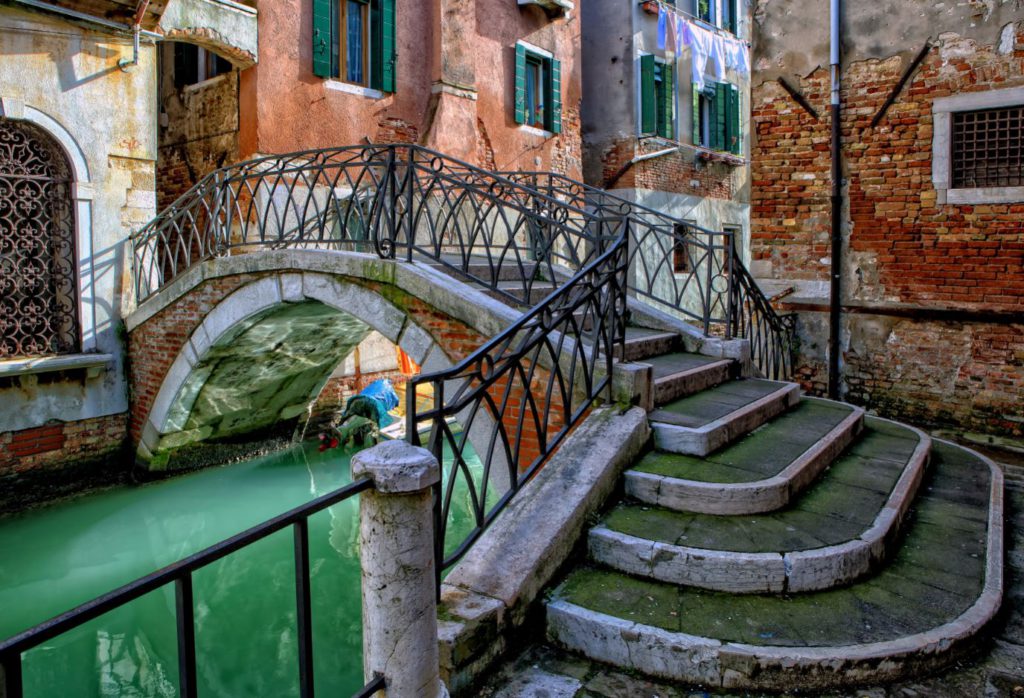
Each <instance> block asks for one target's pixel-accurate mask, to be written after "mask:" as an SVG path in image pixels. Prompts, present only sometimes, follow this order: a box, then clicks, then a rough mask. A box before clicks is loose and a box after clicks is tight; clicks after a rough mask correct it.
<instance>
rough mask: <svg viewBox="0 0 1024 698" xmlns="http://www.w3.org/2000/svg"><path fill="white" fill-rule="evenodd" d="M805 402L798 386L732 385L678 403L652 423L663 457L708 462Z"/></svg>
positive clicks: (759, 381)
mask: <svg viewBox="0 0 1024 698" xmlns="http://www.w3.org/2000/svg"><path fill="white" fill-rule="evenodd" d="M798 402H800V387H799V386H798V385H796V384H795V383H783V382H779V381H770V380H762V379H758V378H752V379H745V380H731V381H729V382H727V383H722V384H721V385H717V386H715V387H713V388H709V389H707V390H703V391H701V392H699V393H696V394H693V395H688V396H687V397H684V398H680V399H678V400H674V401H672V402H670V403H668V404H666V405H663V406H662V407H660V408H658V409H656V410H654V411H652V412H651V413H650V414H649V415H648V417H649V419H650V421H651V427H652V429H653V430H654V444H655V446H656V447H657V448H659V449H660V450H662V451H669V452H672V453H684V454H689V455H695V456H705V455H707V454H709V453H711V452H712V451H716V450H718V449H719V448H722V447H723V446H725V445H726V444H729V443H731V442H732V441H735V440H736V439H738V438H739V437H741V436H743V435H745V434H747V433H749V432H750V431H753V430H754V429H756V428H758V427H759V426H761V425H762V424H764V423H765V422H767V421H768V420H770V419H772V418H774V417H776V416H778V415H780V414H782V413H783V412H785V411H786V410H788V409H790V408H791V407H793V406H795V405H796V404H797V403H798Z"/></svg>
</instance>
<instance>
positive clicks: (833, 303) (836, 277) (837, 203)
mask: <svg viewBox="0 0 1024 698" xmlns="http://www.w3.org/2000/svg"><path fill="white" fill-rule="evenodd" d="M831 3H832V6H831V12H830V20H831V21H830V27H829V28H830V35H831V36H830V45H831V57H830V64H831V77H832V100H831V116H832V148H831V151H832V196H831V209H832V211H831V213H832V260H831V270H830V281H831V284H830V295H829V318H828V323H829V324H828V396H829V397H830V398H832V399H833V400H838V399H839V381H840V372H839V371H840V369H839V366H840V364H839V354H840V323H841V321H842V297H841V295H840V294H841V288H840V284H839V281H840V277H841V276H842V272H843V270H842V256H843V230H842V212H843V163H842V151H841V146H842V142H841V139H842V125H841V124H840V113H841V110H840V107H841V103H840V97H839V51H840V47H839V21H840V19H839V10H840V0H831Z"/></svg>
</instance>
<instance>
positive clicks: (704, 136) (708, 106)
mask: <svg viewBox="0 0 1024 698" xmlns="http://www.w3.org/2000/svg"><path fill="white" fill-rule="evenodd" d="M693 143H694V145H700V146H704V147H705V148H709V149H711V150H721V151H726V152H729V153H732V154H734V155H740V154H742V152H743V143H742V131H741V130H740V92H739V90H738V89H737V88H736V86H735V85H730V84H729V83H725V82H717V83H716V82H709V83H707V84H706V85H705V86H704V89H703V90H698V89H697V88H696V86H694V88H693Z"/></svg>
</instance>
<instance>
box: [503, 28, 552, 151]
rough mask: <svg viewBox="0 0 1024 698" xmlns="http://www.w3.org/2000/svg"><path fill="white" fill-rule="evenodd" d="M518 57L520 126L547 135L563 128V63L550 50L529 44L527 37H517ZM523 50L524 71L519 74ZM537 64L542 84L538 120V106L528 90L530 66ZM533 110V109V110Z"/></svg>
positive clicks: (517, 114)
mask: <svg viewBox="0 0 1024 698" xmlns="http://www.w3.org/2000/svg"><path fill="white" fill-rule="evenodd" d="M513 50H514V54H515V61H514V66H513V77H514V80H513V88H512V89H513V100H512V101H513V105H512V106H513V120H514V121H515V122H516V123H517V124H518V125H519V126H520V128H527V129H533V130H535V131H539V132H543V133H544V134H545V135H546V136H548V135H558V134H560V133H561V132H562V119H561V109H562V96H561V90H562V83H561V63H560V61H558V59H556V58H555V55H554V54H553V53H552V52H551V51H547V50H545V49H542V48H540V47H537V46H534V45H532V44H528V43H527V42H525V41H517V42H516V43H515V46H514V47H513ZM520 54H522V61H521V63H522V71H523V72H522V75H520V73H519V70H520ZM531 66H535V67H537V68H538V70H537V73H538V75H537V77H538V78H539V83H540V84H539V85H536V86H535V87H539V89H538V90H536V92H537V99H538V102H539V104H540V107H541V108H542V110H543V111H542V120H541V122H537V121H536V119H535V118H534V116H535V112H536V110H535V109H533V108H532V107H533V105H531V104H529V99H528V98H529V91H528V90H527V84H528V77H529V72H530V67H531ZM520 80H522V84H521V85H520ZM520 90H521V96H522V110H521V111H520V102H519V99H520ZM531 112H532V113H531Z"/></svg>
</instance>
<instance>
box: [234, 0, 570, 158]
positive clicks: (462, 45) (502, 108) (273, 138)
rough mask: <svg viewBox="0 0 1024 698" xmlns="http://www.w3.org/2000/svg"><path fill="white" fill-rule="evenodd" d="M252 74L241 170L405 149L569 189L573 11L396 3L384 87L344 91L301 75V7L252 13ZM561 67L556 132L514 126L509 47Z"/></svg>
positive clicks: (307, 72) (470, 0) (287, 2)
mask: <svg viewBox="0 0 1024 698" xmlns="http://www.w3.org/2000/svg"><path fill="white" fill-rule="evenodd" d="M259 10H260V14H259V32H260V48H259V63H258V65H257V66H255V67H253V68H250V69H248V70H245V71H243V72H242V74H241V81H240V88H239V89H240V94H239V97H240V108H239V114H240V119H239V146H240V148H239V149H240V156H241V157H242V158H247V157H251V156H253V155H256V154H269V153H283V152H290V151H295V150H304V149H307V148H319V147H329V146H339V145H350V144H358V143H367V142H372V143H385V142H416V143H420V144H423V145H426V146H428V147H431V148H434V149H436V150H439V151H442V152H444V153H446V154H449V155H452V156H455V157H459V158H462V159H464V160H467V161H469V162H471V163H473V164H477V165H481V166H483V167H487V168H491V169H500V170H551V171H557V172H561V173H563V174H566V175H569V176H570V177H574V178H580V177H581V167H582V155H581V136H580V126H579V107H580V97H581V78H580V38H579V37H580V27H579V18H578V13H577V11H576V10H569V11H564V10H558V11H549V10H546V9H544V8H542V7H540V6H539V5H533V4H529V5H519V4H517V0H421V1H415V0H397V2H396V30H395V40H396V48H397V57H396V87H395V92H393V93H383V94H381V93H373V92H372V91H368V90H353V89H352V88H351V86H349V85H347V84H346V83H343V82H342V81H340V80H338V79H325V78H321V77H317V76H316V75H314V72H313V47H312V34H313V16H312V0H275V2H273V3H261V4H260V8H259ZM520 41H521V42H526V43H527V44H529V45H530V47H533V48H536V49H540V50H541V51H544V52H549V53H550V54H551V55H552V56H554V57H555V58H556V59H557V60H558V61H560V63H561V70H562V89H561V96H562V131H561V133H559V134H553V133H550V132H547V131H542V130H539V129H533V128H529V127H525V126H521V125H519V124H517V123H516V121H515V112H514V94H515V93H514V90H515V46H516V43H517V42H520Z"/></svg>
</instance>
